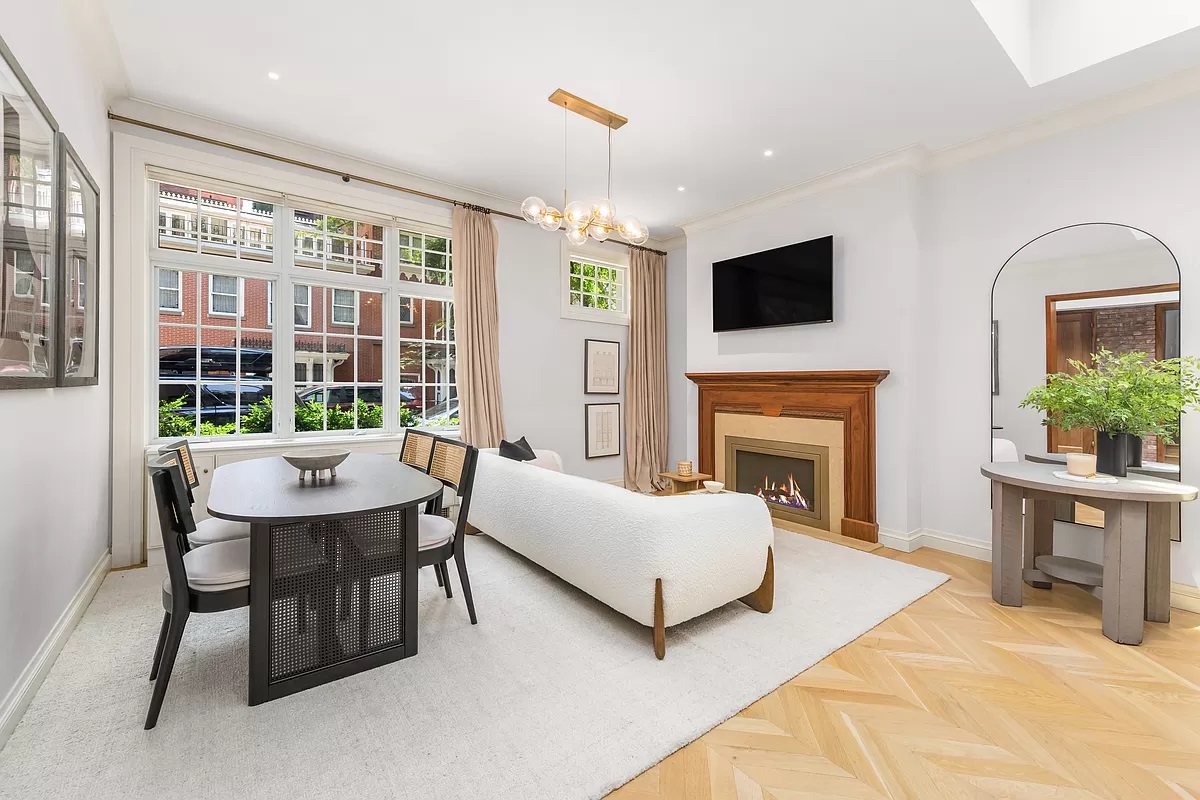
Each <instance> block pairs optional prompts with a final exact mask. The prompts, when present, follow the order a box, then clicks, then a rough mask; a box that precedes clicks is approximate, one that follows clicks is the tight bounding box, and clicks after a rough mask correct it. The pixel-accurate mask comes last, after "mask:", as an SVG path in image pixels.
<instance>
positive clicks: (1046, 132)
mask: <svg viewBox="0 0 1200 800" xmlns="http://www.w3.org/2000/svg"><path fill="white" fill-rule="evenodd" d="M1196 94H1200V67H1197V68H1194V69H1188V70H1184V71H1183V72H1177V73H1175V74H1173V75H1168V76H1167V77H1165V78H1160V79H1158V80H1156V81H1151V82H1150V83H1145V84H1142V85H1141V86H1135V87H1134V88H1132V89H1126V90H1125V91H1123V92H1118V93H1116V94H1111V95H1107V96H1106V97H1100V98H1097V99H1095V100H1089V101H1087V102H1085V103H1080V104H1078V105H1074V106H1070V107H1069V108H1065V109H1062V110H1060V111H1056V112H1053V113H1051V114H1047V115H1046V116H1043V117H1039V118H1037V119H1034V120H1030V121H1029V122H1024V123H1022V124H1020V125H1015V126H1013V127H1011V128H1006V129H1004V130H1000V131H995V132H993V133H989V134H986V135H984V136H981V137H979V138H977V139H971V140H970V141H966V142H962V143H960V144H956V145H951V146H950V147H945V148H942V149H941V150H938V151H936V152H934V153H932V154H931V155H930V157H929V161H928V164H927V167H928V169H931V170H935V169H946V168H949V167H955V166H958V165H959V164H965V163H966V162H968V161H974V160H976V159H980V158H986V157H987V156H991V155H995V154H997V153H1002V152H1005V151H1006V150H1013V149H1016V148H1018V147H1023V146H1025V145H1028V144H1033V143H1035V142H1039V141H1043V140H1045V139H1053V138H1055V137H1057V136H1063V135H1065V134H1068V133H1071V132H1073V131H1078V130H1083V129H1085V128H1091V127H1095V126H1097V125H1101V124H1103V123H1105V122H1108V121H1109V120H1113V119H1117V118H1119V117H1123V116H1127V115H1129V114H1134V113H1137V112H1138V111H1144V110H1146V109H1148V108H1152V107H1154V106H1158V105H1163V104H1165V103H1170V102H1172V101H1174V100H1182V99H1184V98H1186V97H1190V96H1192V95H1196Z"/></svg>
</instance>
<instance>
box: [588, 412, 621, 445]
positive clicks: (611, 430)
mask: <svg viewBox="0 0 1200 800" xmlns="http://www.w3.org/2000/svg"><path fill="white" fill-rule="evenodd" d="M584 415H585V423H586V424H585V430H586V433H585V437H586V440H587V441H586V442H585V455H586V457H587V458H604V457H605V456H619V455H621V404H620V403H588V404H587V405H586V406H584Z"/></svg>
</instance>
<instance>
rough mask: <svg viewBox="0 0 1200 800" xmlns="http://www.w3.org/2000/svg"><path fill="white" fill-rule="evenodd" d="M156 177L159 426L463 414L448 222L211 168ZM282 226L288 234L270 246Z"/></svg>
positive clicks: (310, 425)
mask: <svg viewBox="0 0 1200 800" xmlns="http://www.w3.org/2000/svg"><path fill="white" fill-rule="evenodd" d="M149 185H150V187H151V191H152V193H153V194H154V196H155V197H156V201H157V202H156V206H155V210H154V212H153V213H154V215H155V217H156V222H157V227H156V235H155V236H154V239H153V243H152V244H151V246H150V261H151V264H152V266H153V268H154V274H155V277H154V281H153V283H152V286H153V287H154V292H155V293H156V296H155V299H154V300H153V301H151V302H155V303H156V304H157V310H158V312H159V313H158V315H157V325H156V336H155V340H154V343H155V353H154V355H153V357H152V359H151V361H152V363H153V364H154V365H155V371H154V373H153V374H152V376H151V378H150V380H151V383H152V384H156V394H155V395H154V396H155V399H156V400H157V402H158V408H159V414H158V424H157V430H156V434H157V436H158V437H159V438H171V437H179V436H188V437H201V438H207V437H225V436H239V435H257V436H283V437H286V436H323V435H330V434H338V433H341V434H345V433H353V432H355V431H398V430H400V429H402V428H404V427H410V426H414V425H422V426H430V427H438V428H453V427H456V426H457V424H458V399H457V398H458V392H457V387H456V386H455V352H454V349H455V348H454V323H453V319H454V314H453V299H452V296H451V289H450V283H451V272H450V269H451V264H450V258H451V256H450V240H449V238H448V236H447V235H446V234H445V233H442V234H440V235H439V234H438V233H437V232H436V231H437V229H436V228H434V229H431V230H428V231H420V230H412V229H411V228H404V227H401V226H389V225H387V224H386V223H379V222H372V221H371V217H372V216H377V217H379V218H380V219H386V215H378V214H374V215H373V214H372V213H369V212H365V211H364V212H362V213H361V214H359V213H354V212H341V215H333V214H326V213H323V212H320V211H314V210H311V209H313V208H319V203H317V202H316V201H314V202H313V204H312V205H310V204H309V203H307V202H305V203H302V204H299V205H298V207H292V206H291V203H290V202H288V201H285V200H284V199H283V197H282V196H281V195H272V194H271V193H270V192H267V191H264V192H261V193H259V192H258V191H257V190H251V189H246V190H239V189H229V188H228V187H222V188H217V187H216V186H215V185H214V186H212V187H206V186H205V181H203V180H202V179H196V180H194V181H191V180H182V181H178V180H171V181H154V180H152V181H150V183H149ZM256 194H258V195H259V196H258V197H256V196H255V195H256ZM289 228H290V231H289V230H288V229H289ZM281 229H282V234H283V237H284V241H286V240H287V238H288V237H289V236H290V237H291V238H292V239H293V246H292V247H291V248H288V249H285V250H282V251H281V252H276V250H275V248H273V243H274V242H275V241H276V240H277V239H278V237H279V234H280V232H281ZM280 291H282V292H284V293H285V294H284V295H283V296H284V297H286V296H287V293H289V292H290V294H291V304H292V314H290V315H289V314H287V313H281V314H278V315H277V314H276V313H275V312H276V308H275V305H276V299H277V298H278V295H277V292H280ZM285 308H286V306H285ZM285 344H286V345H287V346H286V347H285V346H284V345H285ZM284 352H290V354H291V364H290V365H289V366H287V367H286V368H279V369H277V368H276V366H277V364H276V361H277V359H278V357H279V356H280V354H281V353H284Z"/></svg>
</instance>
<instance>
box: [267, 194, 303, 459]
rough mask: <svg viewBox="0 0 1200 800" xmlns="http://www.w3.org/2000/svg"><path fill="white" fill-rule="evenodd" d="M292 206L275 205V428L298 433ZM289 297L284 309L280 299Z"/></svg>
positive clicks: (273, 364) (272, 329)
mask: <svg viewBox="0 0 1200 800" xmlns="http://www.w3.org/2000/svg"><path fill="white" fill-rule="evenodd" d="M292 219H293V214H292V208H291V206H290V205H289V204H287V203H284V204H280V205H276V206H275V226H274V230H273V231H272V235H273V236H274V237H275V242H274V250H273V252H272V257H273V261H274V264H275V269H276V271H277V272H278V274H279V283H278V285H277V286H276V287H275V293H274V295H275V306H276V308H275V323H274V325H273V326H272V328H271V331H272V333H271V335H272V337H273V339H274V350H275V353H274V355H273V356H272V365H271V372H272V379H273V381H274V384H275V388H274V391H273V397H274V399H273V400H272V405H273V407H274V409H275V425H274V427H275V432H276V434H278V435H280V436H285V437H290V436H295V435H296V368H295V363H296V331H295V327H296V325H295V323H296V319H295V318H296V307H295V297H296V292H295V289H294V288H293V286H294V285H295V284H296V283H299V281H297V280H296V279H295V278H296V274H295V273H296V268H295V246H294V241H293V236H292V230H293V226H292ZM280 298H283V299H284V300H285V301H287V302H286V303H285V304H284V305H283V306H282V307H283V308H284V309H286V313H280V310H279V309H280V303H279V299H280ZM309 324H310V325H311V324H312V304H311V300H310V303H309Z"/></svg>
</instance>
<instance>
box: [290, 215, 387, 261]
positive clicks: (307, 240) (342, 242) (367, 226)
mask: <svg viewBox="0 0 1200 800" xmlns="http://www.w3.org/2000/svg"><path fill="white" fill-rule="evenodd" d="M292 217H293V223H294V226H295V228H294V242H293V248H292V252H293V255H294V257H295V263H296V266H297V267H306V268H309V269H319V270H326V271H330V272H340V273H343V274H352V275H367V276H370V277H373V278H382V277H383V226H382V225H375V224H372V223H369V222H360V221H358V220H353V219H346V218H344V217H335V216H331V215H327V214H320V213H317V212H315V211H302V210H300V209H297V210H296V211H295V212H294V213H293V215H292Z"/></svg>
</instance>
